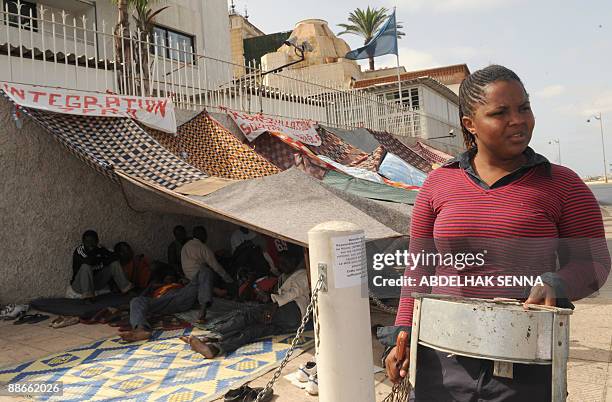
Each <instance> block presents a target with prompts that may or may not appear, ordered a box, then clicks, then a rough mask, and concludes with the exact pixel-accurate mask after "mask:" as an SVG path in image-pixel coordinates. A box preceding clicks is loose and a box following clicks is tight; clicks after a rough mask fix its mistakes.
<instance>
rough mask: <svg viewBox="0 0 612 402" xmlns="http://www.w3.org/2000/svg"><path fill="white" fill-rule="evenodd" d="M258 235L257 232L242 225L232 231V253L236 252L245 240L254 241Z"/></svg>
mask: <svg viewBox="0 0 612 402" xmlns="http://www.w3.org/2000/svg"><path fill="white" fill-rule="evenodd" d="M256 237H257V233H255V232H251V231H250V230H249V229H248V228H245V227H244V226H240V227H239V228H238V229H236V230H235V231H234V233H232V236H231V237H230V246H231V247H232V254H233V253H235V252H236V249H237V248H238V246H240V245H241V244H242V243H244V242H245V241H249V240H250V241H253V240H254V239H255V238H256Z"/></svg>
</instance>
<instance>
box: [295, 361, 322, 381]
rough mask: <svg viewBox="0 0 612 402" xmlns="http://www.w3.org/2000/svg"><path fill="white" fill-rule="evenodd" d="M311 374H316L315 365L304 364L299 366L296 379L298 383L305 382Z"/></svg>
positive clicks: (313, 363)
mask: <svg viewBox="0 0 612 402" xmlns="http://www.w3.org/2000/svg"><path fill="white" fill-rule="evenodd" d="M313 374H317V363H316V362H306V364H300V368H299V369H298V371H297V379H298V381H299V382H307V381H308V379H309V378H310V376H311V375H313Z"/></svg>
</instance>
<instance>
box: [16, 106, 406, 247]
mask: <svg viewBox="0 0 612 402" xmlns="http://www.w3.org/2000/svg"><path fill="white" fill-rule="evenodd" d="M23 111H24V113H25V114H26V115H28V116H31V117H32V118H33V119H34V121H36V122H37V123H38V124H39V125H40V126H41V127H43V128H44V129H45V130H46V131H48V132H49V133H50V134H52V135H53V136H54V137H55V138H56V139H57V140H58V141H59V142H60V143H62V144H63V145H64V146H65V147H66V148H67V149H68V150H69V151H70V152H71V153H72V154H74V155H76V156H78V157H79V158H80V159H81V160H83V161H85V162H86V163H87V164H88V165H89V166H90V167H93V168H95V169H96V170H97V171H98V172H100V173H103V174H104V175H106V176H107V177H109V178H111V179H113V180H114V181H118V182H119V183H120V184H121V188H122V190H121V191H123V194H124V196H125V197H126V198H127V199H128V202H129V204H130V205H131V206H132V207H134V208H136V209H138V210H140V211H156V212H160V213H168V214H182V215H191V216H196V217H208V218H216V219H221V220H225V221H229V222H233V223H236V224H239V225H242V226H246V227H249V228H251V229H253V230H255V231H258V232H261V233H264V234H268V235H270V236H274V237H277V238H281V239H284V240H287V241H290V242H293V243H298V244H302V245H307V242H308V230H310V229H311V228H312V227H313V226H316V225H317V224H319V223H322V222H326V221H330V220H346V221H350V222H353V223H355V224H357V225H359V226H360V227H362V228H364V230H365V234H366V239H367V240H368V241H372V240H376V239H386V238H395V237H398V236H401V235H402V234H405V233H407V225H408V224H409V210H408V206H406V205H405V204H396V203H381V202H376V201H373V200H368V199H365V198H362V197H358V196H355V195H353V194H349V193H347V192H343V191H340V190H337V189H334V188H331V187H327V186H326V185H325V184H324V183H323V182H321V181H319V180H317V179H314V178H312V177H310V176H308V175H307V174H305V173H303V172H302V171H300V170H298V169H289V170H287V171H285V172H282V173H278V174H274V175H270V176H265V177H261V178H256V179H251V180H241V181H236V182H232V181H228V180H219V179H218V178H210V177H209V176H207V175H206V174H205V173H204V172H201V171H200V170H198V169H196V168H195V167H193V166H191V165H189V164H188V163H186V162H185V161H183V160H181V159H180V158H178V157H177V156H176V155H174V154H173V153H171V152H170V151H168V150H167V149H166V148H164V147H162V146H161V145H160V144H159V143H158V142H157V141H155V140H154V139H153V138H152V137H151V136H149V134H148V133H146V132H145V131H144V130H142V129H141V128H140V127H139V126H138V125H137V124H136V123H134V122H133V121H132V120H130V119H122V118H108V117H93V116H73V115H66V114H58V113H52V112H46V111H41V110H36V109H27V108H23ZM207 179H210V183H209V184H210V186H204V188H205V189H204V191H203V190H202V189H201V188H200V186H199V184H198V182H201V181H202V180H207ZM189 183H191V184H192V186H191V187H192V188H191V189H189V186H185V185H186V184H189ZM211 186H212V187H213V188H212V189H213V190H214V188H215V186H216V187H217V188H220V189H217V190H216V191H213V192H212V193H209V190H210V189H211ZM177 188H180V189H181V191H183V192H192V193H195V194H206V193H208V194H207V195H185V194H181V193H179V192H178V191H175V190H176V189H177ZM118 191H120V190H119V189H118Z"/></svg>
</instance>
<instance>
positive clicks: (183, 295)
mask: <svg viewBox="0 0 612 402" xmlns="http://www.w3.org/2000/svg"><path fill="white" fill-rule="evenodd" d="M173 235H174V240H173V241H172V243H171V244H170V245H169V246H168V262H167V263H165V262H160V261H153V262H150V261H149V259H148V258H146V257H145V256H144V255H135V254H134V252H133V250H132V248H131V247H130V245H129V244H127V243H125V242H119V243H117V244H116V245H115V247H114V248H113V251H111V250H108V249H106V248H105V247H103V246H101V245H100V243H99V237H98V234H97V233H96V232H95V231H92V230H88V231H86V232H85V233H84V234H83V237H82V244H81V245H79V246H78V247H77V248H76V249H75V250H74V253H73V275H72V280H71V287H72V289H73V290H74V292H76V293H78V294H80V296H81V297H82V298H83V299H85V300H87V301H88V302H93V301H94V300H95V297H96V294H97V292H99V291H100V290H101V289H105V288H111V289H112V290H115V291H116V292H121V293H123V294H126V293H128V292H132V293H134V296H136V295H138V296H136V297H133V298H132V299H131V301H130V312H129V317H130V318H129V320H130V328H129V329H128V330H125V328H124V330H122V331H120V333H119V335H120V336H121V338H122V339H123V340H125V341H127V342H134V341H142V340H148V339H149V338H150V337H151V334H152V327H151V324H150V322H149V320H150V318H151V317H152V316H153V315H159V314H175V313H180V312H185V311H188V310H191V309H194V308H198V310H199V313H198V315H199V319H198V322H200V323H202V324H203V323H205V322H206V318H207V311H208V309H209V308H210V307H211V305H212V303H213V296H217V297H223V298H229V299H234V300H240V301H250V302H255V303H249V304H248V305H246V306H245V308H241V309H239V310H238V311H236V312H233V313H232V314H229V316H228V317H226V319H221V320H220V321H219V320H216V322H215V325H214V326H213V327H211V328H212V329H213V331H214V336H212V337H207V338H197V337H193V336H192V337H188V338H182V339H183V340H184V341H185V342H187V343H189V344H190V345H191V347H192V349H194V350H195V351H197V352H199V353H201V354H202V355H203V356H205V357H207V358H212V357H215V356H217V355H219V354H221V353H225V352H230V351H233V350H235V349H237V348H238V347H240V346H243V345H245V344H248V343H250V342H253V341H255V340H256V339H258V338H260V337H264V336H269V335H273V334H280V333H286V332H290V331H294V330H295V329H297V327H298V326H299V325H300V323H301V321H302V316H303V315H304V314H305V313H306V307H307V306H308V303H309V300H310V289H309V283H308V276H307V274H306V270H305V265H304V250H303V248H301V247H299V246H295V245H293V244H288V243H286V242H284V241H282V240H278V239H272V238H268V239H265V238H264V237H262V236H259V235H257V234H256V233H254V232H252V231H250V230H249V229H247V228H243V227H241V228H239V229H237V230H236V231H235V232H234V233H233V234H232V236H231V239H230V245H231V252H225V253H223V252H220V253H218V254H217V255H216V254H215V253H214V252H213V251H212V250H211V249H210V247H209V246H208V245H207V239H208V235H207V231H206V229H205V228H204V227H203V226H196V227H194V228H193V237H191V238H190V237H189V236H188V234H187V231H186V229H185V228H184V227H183V226H176V227H175V228H174V230H173Z"/></svg>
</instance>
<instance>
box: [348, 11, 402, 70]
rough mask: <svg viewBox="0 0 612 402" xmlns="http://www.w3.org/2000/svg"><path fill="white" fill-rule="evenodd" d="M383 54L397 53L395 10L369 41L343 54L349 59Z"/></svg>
mask: <svg viewBox="0 0 612 402" xmlns="http://www.w3.org/2000/svg"><path fill="white" fill-rule="evenodd" d="M384 54H395V55H396V54H397V24H396V23H395V10H394V11H393V13H392V14H391V15H390V16H389V19H387V22H385V24H384V25H383V26H382V27H381V28H380V30H379V31H378V33H377V34H376V35H374V37H373V38H372V39H370V41H369V42H368V43H367V44H365V45H364V46H362V47H360V48H358V49H355V50H351V51H350V52H348V53H347V54H346V56H344V57H345V58H347V59H350V60H361V59H369V58H370V57H376V56H382V55H384Z"/></svg>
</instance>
